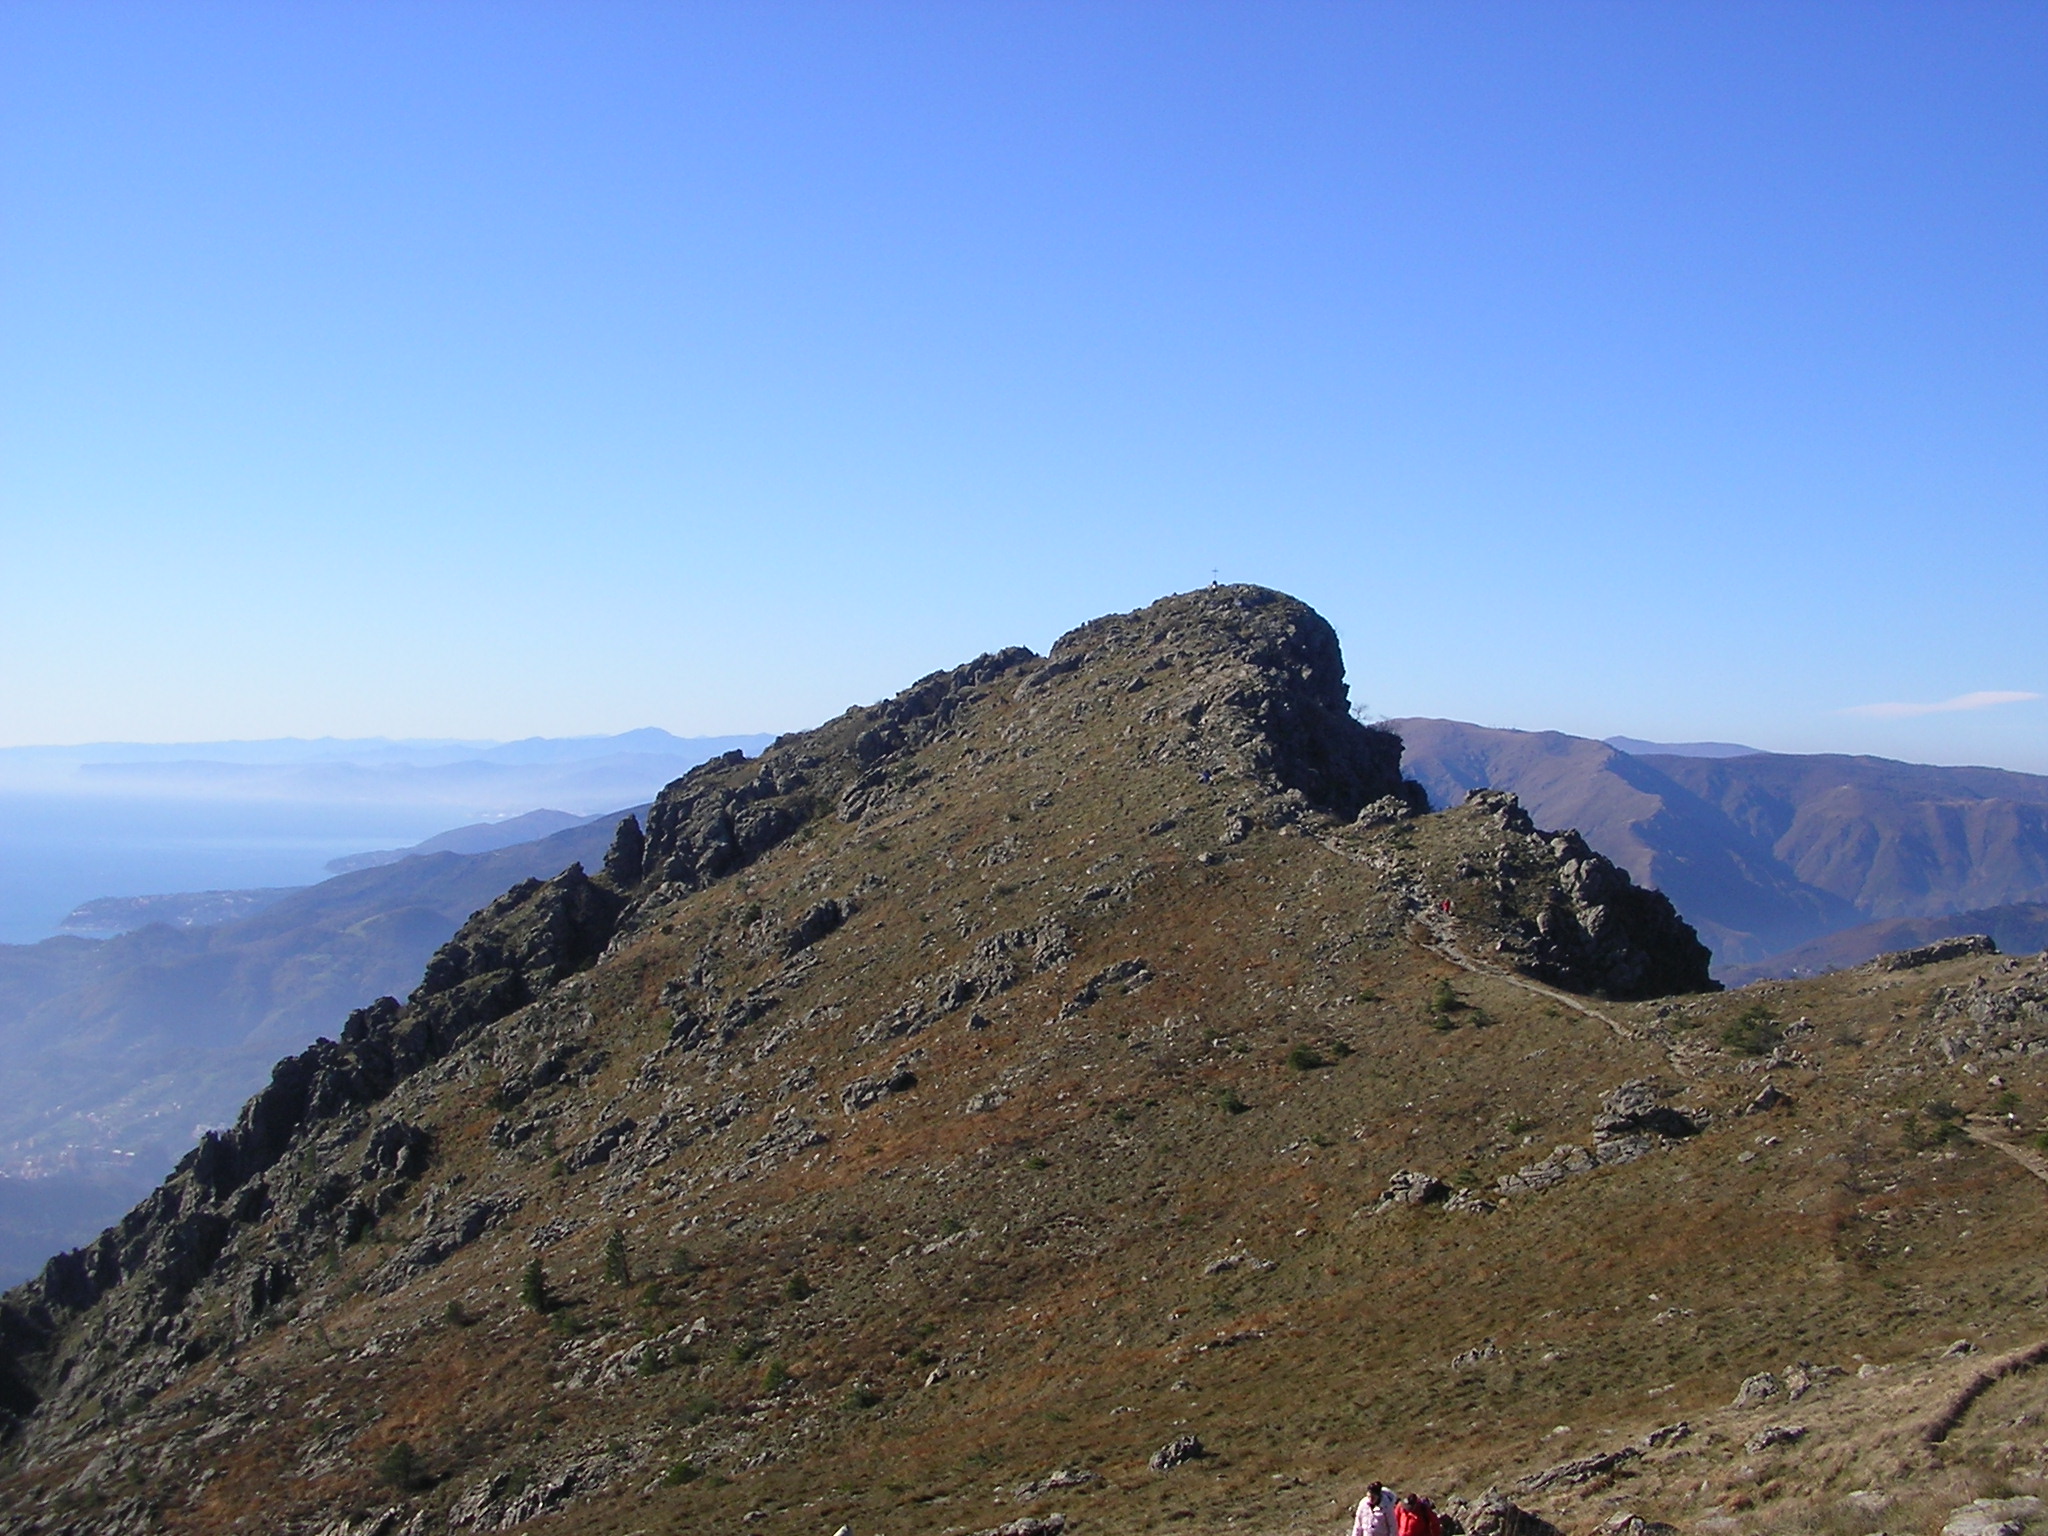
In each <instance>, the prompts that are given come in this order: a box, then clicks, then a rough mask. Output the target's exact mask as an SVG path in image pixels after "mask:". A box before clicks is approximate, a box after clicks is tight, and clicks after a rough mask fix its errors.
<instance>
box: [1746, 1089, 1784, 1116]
mask: <svg viewBox="0 0 2048 1536" xmlns="http://www.w3.org/2000/svg"><path fill="white" fill-rule="evenodd" d="M1791 1102H1792V1099H1791V1095H1789V1094H1785V1093H1780V1092H1779V1091H1778V1088H1777V1085H1776V1084H1773V1083H1765V1084H1764V1088H1763V1092H1762V1093H1759V1094H1758V1095H1757V1096H1756V1097H1755V1098H1753V1099H1751V1100H1750V1101H1749V1102H1748V1103H1747V1104H1745V1105H1743V1106H1742V1113H1744V1114H1745V1115H1761V1114H1767V1113H1769V1112H1770V1111H1771V1110H1774V1109H1776V1108H1777V1107H1778V1106H1779V1105H1780V1104H1789V1103H1791Z"/></svg>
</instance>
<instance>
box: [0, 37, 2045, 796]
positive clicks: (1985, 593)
mask: <svg viewBox="0 0 2048 1536" xmlns="http://www.w3.org/2000/svg"><path fill="white" fill-rule="evenodd" d="M2044 258H2048V7H2044V6H2041V5H2039V4H2014V5H1997V4H1960V3H1941V4H1927V5H1884V4H1860V3H1859V4H1833V5H1831V4H1819V3H1815V4H1801V5H1786V4H1783V3H1779V0H1772V3H1768V4H1757V5H1743V4H1736V3H1726V0H1716V3H1713V4H1697V5H1688V4H1680V3H1658V4H1603V5H1564V4H1532V3H1515V4H1502V5H1458V4H1444V3H1436V0H1431V3H1428V4H1423V3H1415V4H1404V5H1376V4H1366V5H1319V4H1295V5H1287V4H1243V3H1234V4H1228V5H1213V6H1205V5H1199V4H1189V3H1185V0H1175V3H1172V4H1161V5H1149V4H1135V3H1133V4H1094V5H1059V4H1049V3H1045V0H1031V3H1024V4H997V3H988V0H972V3H968V0H962V3H958V4H950V5H912V4H887V3H860V4H854V3H846V4H829V5H793V6H792V5H770V4H758V3H748V4H737V3H735V4H730V5H686V4H676V3H663V4H650V5H635V4H623V3H594V0H576V3H564V4H556V5H535V4H515V3H507V0H492V3H489V4H458V3H446V0H435V3H424V0H422V3H415V4H397V3H357V0H350V3H347V4H328V5H322V4H278V3H271V0H266V3H263V4H256V5H247V6H227V5H208V4H202V3H195V0H180V3H177V4H171V5H163V4H154V3H151V4H133V5H110V4H93V3H62V4H55V3H38V0H13V3H11V4H9V5H7V6H6V7H5V8H4V9H0V581H4V586H0V744H11V743H25V742H61V741H81V740H94V739H108V738H119V739H142V740H180V739H183V740H191V739H204V738H215V737H228V736H238V737H255V736H275V735H287V734H291V735H322V734H344V735H363V734H384V735H422V736H459V737H501V738H502V737H516V736H525V735H531V734H537V733H544V734H572V733H584V732H599V731H614V730H621V729H625V728H628V727H632V726H638V725H643V724H652V725H661V726H665V727H667V728H669V729H671V730H674V731H678V732H682V733H686V734H695V733H712V732H731V731H745V730H756V729H769V730H777V729H787V728H795V727H800V726H803V725H807V724H810V723H813V722H815V721H817V720H818V719H820V718H822V717H824V716H826V715H828V714H831V713H833V712H836V711H837V710H838V709H840V708H841V707H843V706H845V705H846V704H848V703H851V702H856V701H865V700H868V699H872V698H874V697H877V696H880V695H882V694H885V693H888V692H891V691H893V690H894V689H896V688H898V687H900V686H902V685H904V684H905V683H907V682H909V681H910V680H911V679H913V678H914V677H916V676H918V675H919V674H921V673H923V672H925V671H928V670H930V669H932V668H935V667H939V666H944V665H950V664H953V663H955V662H957V661H960V660H964V659H966V658H967V657H969V656H972V655H973V654H975V653H977V652H979V651H982V650H985V649H989V648H992V647H995V646H999V645H1003V644H1007V643H1015V642H1022V643H1026V644H1030V645H1033V646H1035V647H1038V648H1040V649H1043V648H1044V647H1045V646H1046V645H1047V644H1049V643H1050V641H1051V640H1052V639H1053V638H1054V637H1055V636H1056V635H1057V634H1058V633H1059V632H1060V631H1061V630H1063V629H1065V628H1067V627H1069V626H1071V625H1073V624H1075V623H1078V622H1080V621H1082V620H1084V619H1087V618H1089V617H1091V616H1093V615H1095V614H1097V613H1100V612H1104V611H1108V610H1112V609H1121V608H1129V607H1134V606H1137V605H1139V604H1141V603H1144V602H1146V601H1149V600H1150V599H1152V598H1154V597H1156V596H1159V595H1161V594H1163V593H1165V592H1167V591H1171V590H1176V589H1182V588H1186V587H1190V586H1194V585H1198V584H1200V583H1202V582H1206V581H1207V580H1208V579H1209V577H1210V574H1211V572H1212V570H1213V571H1216V572H1220V573H1221V575H1222V576H1223V578H1224V579H1226V580H1248V581H1260V582H1265V583H1269V584H1271V585H1275V586H1278V587H1282V588H1285V589H1287V590H1289V591H1292V592H1294V593H1297V594H1298V595H1300V596H1302V597H1303V598H1306V599H1307V600H1308V601H1310V602H1312V603H1314V604H1315V605H1316V606H1317V607H1318V608H1320V609H1321V610H1322V611H1323V612H1324V613H1325V614H1327V615H1328V616H1329V617H1330V618H1331V620H1332V621H1333V622H1335V623H1336V625H1337V626H1338V629H1339V631H1340V632H1341V634H1342V635H1343V637H1344V640H1345V642H1346V648H1347V652H1348V654H1349V657H1350V661H1351V670H1352V683H1353V692H1354V695H1355V696H1356V697H1357V698H1359V699H1360V700H1362V701H1363V702H1364V703H1366V704H1367V705H1368V706H1370V707H1371V708H1372V709H1373V710H1375V711H1378V712H1382V713H1386V714H1439V715H1450V716H1455V717H1459V718H1464V719H1471V720H1477V721H1482V722H1486V723H1490V724H1500V725H1519V726H1525V727H1550V728H1557V729H1563V730H1569V731H1576V732H1581V733H1586V734H1599V735H1604V734H1608V733H1611V732H1626V733H1629V734H1633V735H1638V736H1647V737H1653V738H1659V739H1666V740H1670V739H1690V738H1697V737H1717V738H1723V739H1735V740H1742V741H1749V742H1752V743H1754V744H1757V745H1760V746H1766V747H1774V748H1780V749H1785V750H1861V751H1877V752H1883V753H1886V754H1888V755H1892V756H1901V757H1914V758H1921V759H1924V760H1933V761H1983V762H1994V763H2002V764H2006V765H2009V766H2014V767H2023V768H2030V769H2034V770H2042V771H2048V703H2044V702H2043V701H2041V700H2039V699H2032V700H2029V699H2020V700H2017V701H2012V702H2005V703H1997V704H1990V705H1986V706H1984V707H1979V708H1954V709H1949V710H1944V711H1939V712H1931V713H1917V714H1916V713H1901V712H1898V711H1894V712H1892V713H1888V714H1887V713H1875V714H1872V713H1865V714H1854V713H1845V711H1848V710H1852V709H1854V708H1855V707H1857V706H1868V705H1888V704H1889V705H1927V704H1934V703H1939V702H1942V701H1945V700H1951V699H1956V698H1959V697H1962V696H1965V695H1971V694H1980V693H2018V694H2027V693H2048V602H2044V600H2043V590H2044V576H2048V559H2044V556H2048V430H2044V427H2048V259H2044Z"/></svg>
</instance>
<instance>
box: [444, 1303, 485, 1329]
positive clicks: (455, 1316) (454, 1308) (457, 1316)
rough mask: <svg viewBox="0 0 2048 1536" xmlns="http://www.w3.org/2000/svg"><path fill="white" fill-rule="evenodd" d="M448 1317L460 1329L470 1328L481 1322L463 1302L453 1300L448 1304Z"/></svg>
mask: <svg viewBox="0 0 2048 1536" xmlns="http://www.w3.org/2000/svg"><path fill="white" fill-rule="evenodd" d="M447 1317H448V1321H449V1322H451V1323H453V1324H454V1325H455V1326H456V1327H458V1328H468V1327H471V1326H473V1325H474V1324H475V1323H477V1322H478V1321H480V1319H479V1318H478V1317H477V1315H476V1314H475V1313H474V1312H472V1311H470V1310H469V1308H467V1307H465V1306H464V1305H463V1304H462V1303H461V1302H459V1301H455V1300H452V1299H451V1300H450V1301H449V1303H448V1312H447Z"/></svg>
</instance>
